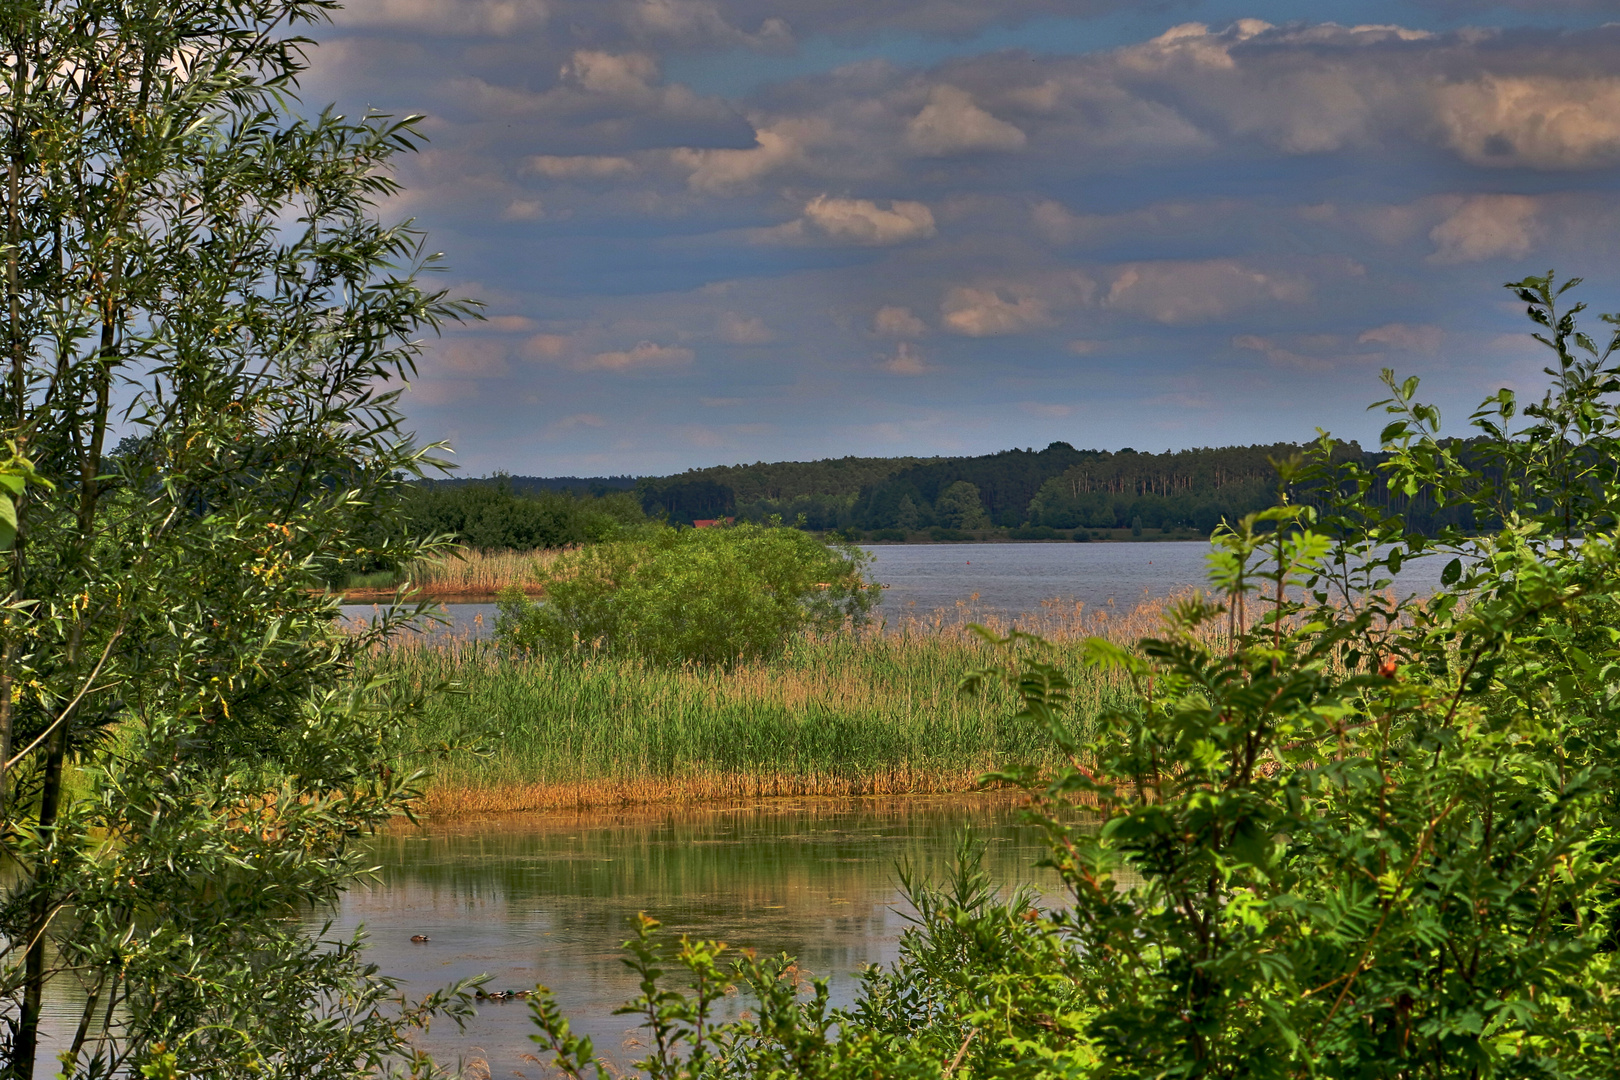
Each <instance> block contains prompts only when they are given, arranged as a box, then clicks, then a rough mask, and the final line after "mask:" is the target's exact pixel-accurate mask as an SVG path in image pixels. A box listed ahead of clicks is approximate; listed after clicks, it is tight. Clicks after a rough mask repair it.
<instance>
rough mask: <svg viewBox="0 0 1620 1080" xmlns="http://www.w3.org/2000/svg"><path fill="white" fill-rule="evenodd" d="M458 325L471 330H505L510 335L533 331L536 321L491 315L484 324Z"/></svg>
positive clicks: (522, 316) (523, 316)
mask: <svg viewBox="0 0 1620 1080" xmlns="http://www.w3.org/2000/svg"><path fill="white" fill-rule="evenodd" d="M456 325H459V326H465V327H469V328H474V329H476V328H478V327H487V328H488V329H490V330H504V331H507V332H508V333H512V332H515V331H521V330H533V329H534V320H533V319H531V318H529V317H528V316H527V315H491V316H490V317H489V318H487V319H484V320H483V321H482V322H475V323H458V324H456Z"/></svg>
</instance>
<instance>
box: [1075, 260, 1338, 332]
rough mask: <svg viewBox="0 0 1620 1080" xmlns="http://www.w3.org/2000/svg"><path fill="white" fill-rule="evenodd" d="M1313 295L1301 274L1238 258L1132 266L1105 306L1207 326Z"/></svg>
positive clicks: (1122, 272) (1121, 275) (1124, 270)
mask: <svg viewBox="0 0 1620 1080" xmlns="http://www.w3.org/2000/svg"><path fill="white" fill-rule="evenodd" d="M1310 294H1311V286H1310V282H1309V281H1308V280H1307V279H1306V278H1305V277H1303V276H1302V275H1300V274H1292V273H1265V272H1262V271H1259V270H1255V269H1253V268H1251V267H1249V266H1246V265H1244V264H1243V263H1241V262H1239V261H1238V260H1236V259H1203V260H1189V261H1165V262H1144V263H1131V264H1128V265H1127V266H1125V267H1124V268H1122V269H1121V270H1120V271H1119V272H1118V274H1117V275H1116V276H1115V278H1114V280H1113V283H1112V284H1111V285H1110V286H1109V289H1108V296H1107V298H1106V300H1105V301H1104V303H1105V304H1106V305H1107V306H1108V307H1110V308H1114V309H1116V310H1119V311H1126V312H1131V313H1134V314H1138V315H1145V316H1147V317H1148V318H1150V319H1153V320H1154V321H1155V322H1161V323H1169V324H1176V323H1194V322H1207V321H1210V320H1214V319H1220V318H1224V317H1225V316H1227V315H1229V314H1231V313H1233V312H1235V311H1238V310H1241V309H1243V308H1249V307H1253V306H1255V305H1257V304H1267V303H1294V304H1297V303H1300V302H1302V301H1304V300H1306V299H1307V298H1309V296H1310Z"/></svg>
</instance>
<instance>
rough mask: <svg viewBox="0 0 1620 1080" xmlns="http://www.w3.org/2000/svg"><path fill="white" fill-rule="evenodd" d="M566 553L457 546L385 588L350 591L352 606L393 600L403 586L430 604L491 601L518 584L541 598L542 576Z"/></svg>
mask: <svg viewBox="0 0 1620 1080" xmlns="http://www.w3.org/2000/svg"><path fill="white" fill-rule="evenodd" d="M562 553H563V552H562V551H561V550H551V551H548V550H540V551H480V550H478V549H477V548H454V549H452V550H450V551H447V552H445V553H444V554H442V555H436V556H434V557H433V558H431V559H422V560H420V561H418V562H415V563H412V564H411V565H410V567H409V568H407V569H406V570H405V571H404V572H403V573H400V574H396V575H393V580H392V581H390V582H387V583H384V584H382V585H378V586H375V587H366V588H353V589H345V590H344V594H343V596H344V599H345V600H347V601H349V602H351V603H364V602H366V601H380V600H389V599H392V598H393V597H394V594H395V591H396V590H397V589H398V588H399V587H400V586H401V585H402V584H403V585H404V586H405V588H406V591H407V592H408V593H409V594H410V595H411V596H415V597H422V598H425V599H429V600H462V601H466V600H471V599H475V598H489V597H493V596H494V595H495V594H496V593H498V592H500V591H501V590H502V589H504V588H507V587H508V586H512V585H516V586H517V587H518V588H520V589H522V590H523V591H524V592H526V593H528V594H529V595H531V596H538V595H539V594H540V591H541V590H540V586H539V585H538V584H537V581H538V579H539V578H540V576H541V574H542V573H543V572H544V571H545V569H546V567H548V566H549V565H550V564H551V563H553V562H555V561H556V560H557V559H558V557H559V556H561V555H562Z"/></svg>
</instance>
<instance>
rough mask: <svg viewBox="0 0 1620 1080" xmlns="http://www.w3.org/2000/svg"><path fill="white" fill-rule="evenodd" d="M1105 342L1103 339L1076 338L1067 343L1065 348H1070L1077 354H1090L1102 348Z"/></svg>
mask: <svg viewBox="0 0 1620 1080" xmlns="http://www.w3.org/2000/svg"><path fill="white" fill-rule="evenodd" d="M1103 344H1104V343H1103V342H1101V341H1093V340H1092V339H1090V338H1075V339H1074V340H1073V341H1071V342H1069V343H1068V344H1067V345H1065V346H1064V348H1065V349H1068V350H1069V351H1070V352H1072V353H1074V355H1076V356H1090V355H1091V354H1092V353H1094V352H1097V351H1098V350H1099V349H1101V348H1102V347H1103Z"/></svg>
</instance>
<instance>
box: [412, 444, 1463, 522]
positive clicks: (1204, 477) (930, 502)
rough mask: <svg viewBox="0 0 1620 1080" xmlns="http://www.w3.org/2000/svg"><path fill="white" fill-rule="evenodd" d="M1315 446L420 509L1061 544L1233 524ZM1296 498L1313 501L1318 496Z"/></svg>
mask: <svg viewBox="0 0 1620 1080" xmlns="http://www.w3.org/2000/svg"><path fill="white" fill-rule="evenodd" d="M1303 449H1304V448H1303V447H1302V446H1299V445H1297V444H1293V443H1273V444H1270V445H1257V446H1228V447H1217V448H1202V449H1193V450H1179V451H1173V452H1168V453H1163V454H1152V453H1141V452H1138V451H1136V450H1132V449H1128V448H1127V449H1124V450H1118V451H1108V450H1076V449H1075V448H1074V447H1073V446H1070V445H1069V444H1068V443H1065V442H1055V443H1052V444H1051V445H1050V446H1048V447H1046V449H1044V450H1038V451H1037V450H1033V449H1030V450H1004V451H1002V452H1000V453H997V454H986V455H983V456H978V457H937V458H857V457H845V458H829V459H825V460H822V461H808V462H802V461H787V462H778V463H774V464H766V463H763V462H762V463H756V464H753V465H728V466H719V467H715V468H708V469H692V470H689V471H687V472H684V473H680V474H678V475H675V476H665V477H641V478H639V479H636V478H632V477H626V476H614V477H555V478H543V477H524V476H498V477H493V478H490V479H487V480H455V481H444V480H440V481H433V482H428V483H425V484H424V485H423V490H421V491H420V493H419V495H418V497H417V499H416V506H415V509H416V514H415V515H413V516H420V517H421V518H422V519H423V521H422V524H423V525H424V526H425V525H427V524H429V522H431V524H432V525H433V526H434V527H435V528H436V529H439V530H444V531H450V532H452V533H454V534H456V535H458V536H462V537H463V539H465V541H466V542H468V543H474V544H476V545H477V546H481V547H488V546H533V544H534V541H535V540H542V539H543V540H553V539H554V540H556V541H557V542H577V539H578V538H583V536H584V535H588V534H593V533H596V532H598V531H599V530H600V529H601V528H602V527H603V525H605V524H606V521H607V520H608V519H612V520H613V521H616V522H617V523H619V524H621V525H627V524H630V520H631V518H632V516H639V515H636V514H635V513H634V510H639V511H640V513H641V514H644V515H645V516H646V518H648V519H651V520H659V519H662V520H667V521H669V522H671V523H673V524H681V525H690V524H692V523H693V522H694V521H701V520H704V519H712V518H736V519H738V520H743V521H765V520H768V519H770V518H771V517H773V516H780V517H781V519H782V520H783V521H784V522H786V523H788V524H795V523H799V524H802V526H803V527H805V528H808V529H812V530H816V531H822V532H833V531H837V532H840V533H843V534H844V535H846V536H849V537H851V538H855V539H880V540H881V539H890V540H900V539H904V538H907V537H910V536H914V535H916V534H918V533H922V532H930V531H932V532H934V533H935V535H941V534H944V535H948V536H949V537H950V538H953V539H960V538H966V536H967V535H968V534H979V535H983V534H984V533H986V532H989V531H992V530H993V531H995V532H998V533H1000V532H1001V531H1002V530H1007V531H1008V534H1009V535H1012V536H1015V537H1018V536H1024V537H1029V538H1036V537H1040V538H1047V537H1052V536H1055V535H1057V534H1058V533H1059V532H1060V531H1061V532H1065V533H1066V532H1068V531H1070V530H1079V531H1080V532H1081V533H1082V534H1083V533H1084V532H1085V531H1086V530H1104V529H1125V528H1132V529H1134V530H1136V531H1140V530H1143V529H1152V530H1160V531H1182V530H1195V531H1197V532H1199V533H1203V534H1206V535H1207V534H1208V533H1209V532H1211V531H1212V530H1213V529H1214V528H1215V527H1216V526H1217V525H1218V524H1220V522H1221V520H1222V519H1223V518H1226V519H1235V518H1238V517H1241V516H1242V515H1244V514H1247V513H1249V512H1251V511H1254V510H1259V509H1263V508H1265V507H1267V506H1269V505H1271V504H1272V502H1273V501H1274V500H1275V498H1276V489H1277V473H1276V470H1275V469H1274V468H1273V467H1272V465H1271V461H1272V460H1273V459H1281V458H1286V457H1289V456H1291V455H1293V454H1295V453H1298V452H1300V451H1301V450H1303ZM1335 456H1336V457H1338V458H1341V459H1356V458H1359V459H1360V460H1361V461H1362V463H1363V464H1364V465H1366V466H1368V467H1369V468H1372V469H1373V471H1374V474H1375V475H1378V476H1379V477H1380V480H1379V482H1378V483H1376V484H1375V486H1374V488H1373V490H1372V491H1371V492H1369V493H1368V496H1367V500H1366V501H1367V503H1368V504H1369V505H1368V509H1369V510H1371V509H1380V510H1383V511H1387V512H1391V513H1396V514H1401V515H1404V516H1405V517H1406V519H1407V522H1408V524H1409V526H1410V527H1413V528H1416V529H1418V530H1420V531H1425V532H1427V531H1432V530H1433V529H1434V528H1435V527H1437V526H1439V525H1442V524H1448V523H1453V522H1452V521H1451V519H1450V517H1449V515H1448V514H1447V513H1446V512H1443V511H1442V512H1437V511H1436V509H1435V507H1434V504H1433V502H1432V500H1430V499H1428V498H1426V497H1425V496H1424V494H1423V493H1422V492H1420V493H1419V494H1418V495H1417V496H1416V497H1412V498H1408V497H1407V496H1405V495H1404V494H1402V493H1400V492H1391V491H1390V490H1389V489H1388V487H1387V485H1386V484H1384V483H1383V482H1382V477H1381V474H1380V473H1379V471H1378V470H1377V469H1376V468H1374V467H1375V466H1376V465H1377V464H1378V463H1379V462H1380V461H1381V460H1382V457H1383V455H1381V454H1377V453H1369V452H1365V451H1363V450H1362V449H1361V447H1360V446H1359V445H1357V444H1356V443H1353V442H1352V443H1342V444H1339V447H1338V450H1337V451H1336V453H1335ZM632 491H633V497H632V495H631V492H632ZM1294 497H1295V498H1297V499H1304V500H1306V501H1309V500H1310V499H1311V493H1310V492H1295V493H1294ZM531 502H532V503H533V504H535V505H532V506H531V505H527V504H529V503H531ZM636 504H639V505H636ZM570 505H572V509H570ZM542 507H544V512H543V513H542ZM633 508H634V509H633ZM541 518H545V523H544V524H542V523H541ZM519 522H526V523H532V524H527V525H525V526H519V525H518V523H519ZM597 522H602V524H601V525H599V524H597ZM507 531H511V532H512V533H513V540H512V543H510V544H505V543H502V542H501V537H502V536H503V535H504V533H505V532H507ZM519 533H521V534H523V535H522V536H521V537H519V536H518V535H517V534H519ZM475 537H476V539H475ZM1080 538H1084V537H1083V536H1081V537H1080Z"/></svg>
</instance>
